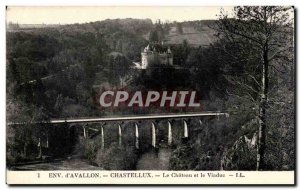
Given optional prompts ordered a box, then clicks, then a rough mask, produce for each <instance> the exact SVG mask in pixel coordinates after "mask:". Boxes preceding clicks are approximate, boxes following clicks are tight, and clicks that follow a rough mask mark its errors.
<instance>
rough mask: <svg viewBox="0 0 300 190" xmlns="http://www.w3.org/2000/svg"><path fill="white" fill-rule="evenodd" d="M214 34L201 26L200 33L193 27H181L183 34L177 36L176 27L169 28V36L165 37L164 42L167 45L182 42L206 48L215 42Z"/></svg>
mask: <svg viewBox="0 0 300 190" xmlns="http://www.w3.org/2000/svg"><path fill="white" fill-rule="evenodd" d="M213 34H214V32H213V30H212V29H210V28H209V27H207V26H203V27H202V28H201V31H199V30H196V29H195V28H194V27H190V26H188V27H185V26H184V27H183V33H182V34H179V33H178V32H177V30H176V27H171V30H170V32H169V34H168V35H167V36H166V41H167V43H169V44H181V43H182V42H183V40H187V42H188V43H189V44H190V45H192V46H199V45H201V46H207V45H209V44H211V43H213V42H214V41H215V37H214V36H213Z"/></svg>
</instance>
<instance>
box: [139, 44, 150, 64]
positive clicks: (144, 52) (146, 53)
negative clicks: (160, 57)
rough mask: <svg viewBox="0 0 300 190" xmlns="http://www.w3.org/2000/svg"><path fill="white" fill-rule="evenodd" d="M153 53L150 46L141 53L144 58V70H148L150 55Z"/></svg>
mask: <svg viewBox="0 0 300 190" xmlns="http://www.w3.org/2000/svg"><path fill="white" fill-rule="evenodd" d="M150 53H151V51H150V45H149V44H148V46H147V47H145V49H144V51H143V52H142V53H141V56H142V69H146V68H147V67H148V65H149V60H148V58H149V54H150Z"/></svg>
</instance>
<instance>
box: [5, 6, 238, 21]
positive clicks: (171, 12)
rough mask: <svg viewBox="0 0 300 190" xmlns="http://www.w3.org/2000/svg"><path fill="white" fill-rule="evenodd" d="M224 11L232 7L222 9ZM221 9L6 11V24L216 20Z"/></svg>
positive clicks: (13, 9)
mask: <svg viewBox="0 0 300 190" xmlns="http://www.w3.org/2000/svg"><path fill="white" fill-rule="evenodd" d="M223 8H224V10H225V11H229V13H231V10H232V8H233V7H223ZM220 9H221V7H13V6H11V7H8V8H7V11H6V19H7V22H10V21H12V22H14V23H19V24H42V23H44V24H58V23H60V24H72V23H84V22H93V21H99V20H105V19H116V18H142V19H144V18H150V19H152V21H153V22H155V21H156V20H158V19H161V20H162V21H165V20H169V21H187V20H204V19H217V16H216V15H217V14H219V12H220Z"/></svg>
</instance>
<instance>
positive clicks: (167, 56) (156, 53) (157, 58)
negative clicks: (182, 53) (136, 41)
mask: <svg viewBox="0 0 300 190" xmlns="http://www.w3.org/2000/svg"><path fill="white" fill-rule="evenodd" d="M141 59H142V62H141V63H135V64H136V68H139V69H147V68H148V66H149V65H150V64H153V63H156V64H164V65H173V54H172V51H171V49H170V47H168V48H167V50H166V48H164V47H163V46H162V45H157V44H156V45H155V44H154V45H150V44H148V46H147V47H145V48H144V51H143V52H141Z"/></svg>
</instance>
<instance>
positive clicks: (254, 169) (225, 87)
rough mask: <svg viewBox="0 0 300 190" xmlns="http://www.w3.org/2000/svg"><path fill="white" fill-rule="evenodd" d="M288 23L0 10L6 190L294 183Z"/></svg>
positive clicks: (203, 13)
mask: <svg viewBox="0 0 300 190" xmlns="http://www.w3.org/2000/svg"><path fill="white" fill-rule="evenodd" d="M294 14H295V8H294V7H292V6H223V7H221V6H215V7H208V6H207V7H196V6H194V7H188V6H186V7H185V6H182V7H180V6H177V7H171V6H170V7H167V6H161V7H160V6H134V7H130V6H93V7H89V6H7V7H6V32H5V33H6V172H7V183H8V184H15V183H16V184H35V183H49V184H59V183H64V182H61V181H63V180H67V179H70V180H71V179H72V180H75V181H74V182H72V181H66V182H65V183H71V184H73V183H74V184H76V183H83V181H77V182H76V180H83V179H84V180H95V178H97V180H99V181H97V180H96V181H87V182H86V183H96V184H97V183H101V184H103V183H105V184H115V183H117V184H122V183H130V184H135V183H138V184H148V181H147V178H151V180H152V181H151V180H150V181H149V183H151V184H155V183H157V184H175V183H182V184H184V183H193V184H202V183H204V182H203V181H204V180H208V181H207V182H208V183H212V184H218V183H219V184H225V183H226V184H237V183H242V184H247V181H243V180H245V179H246V180H248V179H249V183H253V184H264V183H267V184H277V183H279V184H294V183H295V181H294V175H295V174H294V171H295V161H296V160H295V157H296V155H295V151H296V148H295V146H296V144H295V136H296V134H295V119H296V118H295V109H296V108H295V107H296V105H295V102H296V101H295V100H296V97H295V85H296V82H295V79H296V74H295V73H296V71H295V70H296V69H295V54H294V50H295V24H294ZM163 171H166V172H167V173H162V172H163ZM237 171H238V172H237ZM27 172H28V173H27ZM267 172H270V173H267ZM276 172H277V173H276ZM284 172H287V174H285V173H284ZM278 173H280V175H285V176H286V181H284V180H283V178H281V177H279V176H277V177H278V178H280V179H279V180H277V179H276V178H275V177H276V174H278ZM19 174H20V176H24V177H26V174H28V176H27V177H28V179H29V177H30V179H32V180H28V181H27V178H23V179H21V178H22V177H20V176H19V177H18V175H19ZM260 174H261V175H267V174H270V175H271V174H274V176H275V177H274V178H270V179H266V178H264V177H260ZM250 176H252V177H253V180H252V181H251V179H252V177H250ZM254 177H256V178H255V180H254ZM42 178H43V179H44V181H40V182H39V181H38V180H39V179H42ZM105 178H107V180H108V181H107V180H106V181H105ZM183 178H184V179H185V178H187V181H186V182H182V181H181V180H182V179H183ZM207 178H208V179H207ZM223 178H224V180H230V179H234V180H240V179H242V181H241V182H237V181H233V182H227V181H226V182H225V181H222V180H223ZM259 178H260V179H259ZM127 179H128V180H129V181H128V182H124V180H125V181H126V180H127ZM256 179H257V181H256ZM45 180H46V181H45ZM47 180H49V181H47ZM51 180H52V181H51ZM55 180H61V181H55ZM101 180H104V181H101ZM115 180H116V181H115ZM130 180H133V181H130ZM135 180H137V181H135ZM139 180H141V181H139ZM142 180H144V181H142ZM155 180H156V181H155ZM164 180H167V181H164ZM170 180H171V181H170ZM176 180H178V181H177V182H176ZM192 180H194V181H193V182H190V181H192ZM199 180H200V181H199ZM201 180H202V181H201ZM209 180H212V181H209ZM214 180H215V181H214ZM218 180H220V181H218ZM264 180H265V181H264Z"/></svg>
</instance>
